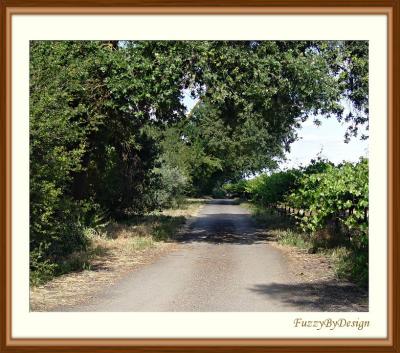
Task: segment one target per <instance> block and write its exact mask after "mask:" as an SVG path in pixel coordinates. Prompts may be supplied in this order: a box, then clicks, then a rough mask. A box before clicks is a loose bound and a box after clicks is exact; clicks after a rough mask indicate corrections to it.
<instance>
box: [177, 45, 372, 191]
mask: <svg viewBox="0 0 400 353" xmlns="http://www.w3.org/2000/svg"><path fill="white" fill-rule="evenodd" d="M188 46H189V47H190V51H191V53H192V54H191V55H190V58H191V62H190V64H191V75H192V78H193V82H194V83H192V86H191V87H193V89H192V95H193V96H197V97H198V98H199V103H198V104H197V106H196V107H195V108H194V109H193V111H192V112H191V114H190V116H189V117H188V118H187V119H186V122H185V124H184V126H183V127H182V124H181V130H182V134H181V136H180V137H179V138H180V141H179V143H180V144H181V145H182V144H184V141H186V145H189V146H193V148H194V151H195V152H194V154H196V155H197V156H199V150H200V151H201V154H202V156H203V158H196V160H195V162H194V164H193V165H192V168H191V170H192V172H191V174H192V180H193V181H194V183H195V184H196V186H197V188H198V189H199V190H200V191H202V192H210V190H211V188H212V187H213V186H214V185H215V183H221V182H223V181H224V180H227V179H238V178H240V177H243V176H244V175H246V174H252V173H256V172H259V171H261V170H264V169H273V168H274V167H275V166H276V165H277V161H278V160H279V159H281V158H283V155H284V152H285V151H287V150H289V148H290V144H291V143H292V142H293V141H295V140H296V138H297V136H296V128H298V127H300V125H301V123H302V122H304V121H305V120H306V119H308V118H309V117H311V116H313V117H315V116H318V115H323V116H325V117H333V118H337V119H339V120H345V121H347V122H348V123H350V126H349V130H348V132H347V134H346V138H347V139H348V138H349V137H350V135H352V134H353V135H356V134H357V129H358V126H359V125H362V124H366V123H367V122H368V90H367V88H368V72H367V71H365V70H367V65H366V63H367V62H368V58H367V55H366V54H367V52H368V47H367V43H366V42H309V41H263V42H260V41H247V42H243V41H240V42H232V41H229V42H226V41H205V42H199V43H197V42H196V43H193V42H189V43H188ZM345 100H346V102H345ZM346 103H347V104H348V105H350V106H351V107H352V108H353V109H352V110H351V111H350V112H348V111H347V110H346V109H345V107H346ZM354 112H357V114H355V113H354ZM315 122H316V123H317V124H318V123H320V122H319V121H318V120H317V119H316V120H315ZM185 154H187V152H185ZM199 164H200V165H199Z"/></svg>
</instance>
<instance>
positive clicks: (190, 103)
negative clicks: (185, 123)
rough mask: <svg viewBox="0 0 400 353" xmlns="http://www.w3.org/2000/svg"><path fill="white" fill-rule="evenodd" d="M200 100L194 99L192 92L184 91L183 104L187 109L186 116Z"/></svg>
mask: <svg viewBox="0 0 400 353" xmlns="http://www.w3.org/2000/svg"><path fill="white" fill-rule="evenodd" d="M198 101H199V98H192V96H191V95H190V90H184V91H183V99H182V104H183V105H184V106H185V107H186V114H189V113H190V111H191V110H192V109H193V107H194V106H195V105H196V104H197V102H198Z"/></svg>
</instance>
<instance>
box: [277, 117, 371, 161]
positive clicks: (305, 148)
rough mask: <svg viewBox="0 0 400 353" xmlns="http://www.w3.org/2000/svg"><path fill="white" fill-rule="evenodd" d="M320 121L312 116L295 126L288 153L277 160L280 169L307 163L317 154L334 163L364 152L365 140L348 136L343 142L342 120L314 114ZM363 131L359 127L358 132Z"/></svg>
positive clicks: (353, 157) (344, 126)
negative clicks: (317, 121)
mask: <svg viewBox="0 0 400 353" xmlns="http://www.w3.org/2000/svg"><path fill="white" fill-rule="evenodd" d="M318 118H319V119H320V120H321V125H320V126H316V125H315V124H314V123H313V117H310V118H309V119H308V120H307V121H305V122H304V123H302V127H301V128H300V129H299V130H298V134H299V140H298V141H296V142H294V143H292V145H291V148H290V153H287V154H286V158H287V161H286V162H282V163H280V167H281V168H282V169H285V168H293V167H298V166H300V165H307V164H308V163H309V162H310V160H311V159H313V158H316V157H317V156H318V155H319V156H320V157H322V158H326V159H328V160H329V161H331V162H333V163H335V164H337V163H340V162H343V161H347V162H356V161H358V160H359V159H360V157H367V156H368V140H361V139H360V138H359V137H352V138H351V140H350V142H349V143H345V142H344V134H345V132H346V129H347V125H346V124H342V123H340V122H338V121H337V120H336V119H335V118H328V119H325V118H323V117H318ZM363 132H365V129H363V128H360V131H359V136H361V135H362V133H363Z"/></svg>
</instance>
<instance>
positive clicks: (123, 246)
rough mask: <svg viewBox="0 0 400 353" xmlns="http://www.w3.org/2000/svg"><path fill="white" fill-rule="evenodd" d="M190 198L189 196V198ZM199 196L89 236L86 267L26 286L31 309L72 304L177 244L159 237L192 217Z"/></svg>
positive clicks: (171, 249) (78, 302)
mask: <svg viewBox="0 0 400 353" xmlns="http://www.w3.org/2000/svg"><path fill="white" fill-rule="evenodd" d="M189 201H190V200H189ZM202 206H203V203H202V201H201V200H192V201H190V202H189V204H188V205H187V207H185V208H183V209H170V210H165V211H163V212H161V213H160V214H158V215H155V216H152V218H151V219H150V220H145V221H143V222H142V223H136V224H135V225H132V224H114V225H113V226H112V228H110V229H109V230H108V234H107V235H106V236H104V235H95V236H94V237H93V238H92V240H91V247H90V249H89V251H90V252H91V253H92V254H94V255H93V256H91V258H90V261H89V264H88V266H87V267H88V269H86V270H84V271H80V272H72V273H68V274H65V275H62V276H59V277H56V278H54V279H53V280H51V281H49V282H47V283H46V284H44V285H41V286H37V287H32V288H31V289H30V310H31V311H52V310H54V309H56V308H57V307H59V306H64V307H68V306H71V307H72V306H76V305H78V304H82V303H85V302H86V301H88V300H90V299H91V298H92V297H93V296H95V294H96V293H98V292H100V291H102V290H104V289H105V288H107V287H109V286H111V285H112V284H114V283H115V282H116V281H117V280H119V279H120V278H122V277H123V276H124V275H126V274H127V273H129V272H131V271H134V270H135V269H137V268H139V267H141V266H143V265H146V264H149V263H152V262H154V261H155V260H157V259H158V258H159V257H160V256H162V255H163V254H165V253H167V252H171V251H174V250H176V249H177V248H178V247H179V244H177V243H174V242H170V241H168V240H167V239H166V240H158V239H159V238H160V237H161V238H168V236H170V237H174V236H175V234H168V233H171V232H172V233H179V232H180V231H182V230H183V229H184V228H185V227H186V226H187V224H188V223H190V222H191V221H192V219H194V218H195V216H196V215H197V213H198V212H199V210H200V209H201V208H202Z"/></svg>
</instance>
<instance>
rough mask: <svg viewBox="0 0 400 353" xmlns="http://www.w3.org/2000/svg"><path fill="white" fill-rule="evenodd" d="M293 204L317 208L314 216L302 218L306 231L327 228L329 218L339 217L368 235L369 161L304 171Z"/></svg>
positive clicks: (290, 201) (342, 221)
mask: <svg viewBox="0 0 400 353" xmlns="http://www.w3.org/2000/svg"><path fill="white" fill-rule="evenodd" d="M287 202H289V203H290V204H291V205H293V207H296V208H299V209H308V210H312V211H313V216H312V218H311V220H310V219H306V218H303V219H302V222H301V224H302V227H303V228H304V229H305V230H309V231H315V230H316V229H320V228H323V227H324V226H325V225H326V222H327V220H330V219H337V220H339V221H340V222H341V223H342V224H343V225H344V226H345V227H347V228H348V229H355V230H359V231H360V232H361V233H362V236H367V234H368V233H367V231H368V219H367V217H366V212H367V210H368V160H367V159H361V160H360V162H358V163H356V164H352V163H343V164H341V165H339V166H337V167H334V166H332V165H327V166H326V169H325V171H323V172H320V173H317V174H311V175H310V174H304V175H303V176H302V177H301V178H300V179H299V187H298V188H297V189H295V190H294V191H293V192H292V193H291V194H290V196H288V198H287Z"/></svg>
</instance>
